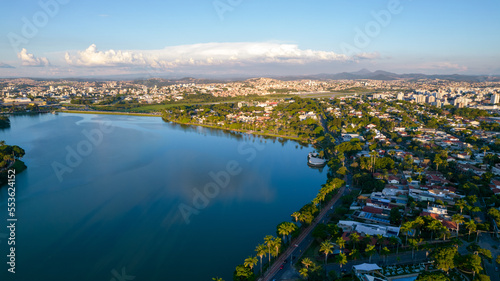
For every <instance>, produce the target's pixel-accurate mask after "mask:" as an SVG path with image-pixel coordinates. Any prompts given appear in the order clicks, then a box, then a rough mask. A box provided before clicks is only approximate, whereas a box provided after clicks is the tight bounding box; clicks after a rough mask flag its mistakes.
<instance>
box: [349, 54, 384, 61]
mask: <svg viewBox="0 0 500 281" xmlns="http://www.w3.org/2000/svg"><path fill="white" fill-rule="evenodd" d="M354 57H355V58H357V59H360V60H373V59H378V58H380V54H379V53H378V52H373V53H359V54H356V55H354Z"/></svg>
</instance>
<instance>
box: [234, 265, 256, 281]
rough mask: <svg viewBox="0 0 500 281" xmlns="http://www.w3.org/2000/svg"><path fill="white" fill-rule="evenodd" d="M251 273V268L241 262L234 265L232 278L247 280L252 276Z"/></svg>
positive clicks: (238, 280) (239, 280) (237, 280)
mask: <svg viewBox="0 0 500 281" xmlns="http://www.w3.org/2000/svg"><path fill="white" fill-rule="evenodd" d="M252 275H253V272H252V270H250V268H248V267H246V266H244V265H242V264H241V265H238V266H236V270H235V271H234V274H233V280H235V281H244V280H248V279H249V278H250V277H252Z"/></svg>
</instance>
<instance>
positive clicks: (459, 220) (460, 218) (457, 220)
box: [451, 214, 465, 237]
mask: <svg viewBox="0 0 500 281" xmlns="http://www.w3.org/2000/svg"><path fill="white" fill-rule="evenodd" d="M451 220H452V221H453V222H455V223H456V224H457V237H458V232H459V230H460V224H461V223H463V222H464V221H465V220H464V216H462V215H459V214H454V215H453V216H452V217H451Z"/></svg>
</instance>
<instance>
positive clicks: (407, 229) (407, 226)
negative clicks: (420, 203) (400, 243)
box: [401, 221, 413, 245]
mask: <svg viewBox="0 0 500 281" xmlns="http://www.w3.org/2000/svg"><path fill="white" fill-rule="evenodd" d="M412 229H413V225H412V223H411V222H410V221H407V222H405V223H403V225H401V232H404V234H405V235H406V243H405V244H406V245H408V233H409V232H410V231H411V230H412Z"/></svg>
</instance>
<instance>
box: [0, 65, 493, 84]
mask: <svg viewBox="0 0 500 281" xmlns="http://www.w3.org/2000/svg"><path fill="white" fill-rule="evenodd" d="M153 75H155V74H150V73H149V74H148V73H146V74H126V75H113V76H89V77H74V78H52V79H51V78H47V79H44V78H31V79H33V80H37V81H39V80H44V81H63V80H70V81H109V80H121V81H135V82H138V83H141V84H143V85H158V86H160V85H172V84H177V83H196V84H206V83H224V82H234V81H245V80H248V79H254V78H256V77H259V76H256V75H247V76H245V75H239V76H232V75H216V74H214V75H201V76H200V75H190V74H185V73H176V74H175V75H172V74H171V75H162V76H153ZM193 76H195V77H193ZM260 77H264V78H272V79H277V80H282V81H293V80H303V79H306V80H363V79H369V80H383V81H392V80H400V79H405V80H410V81H415V80H420V79H441V80H449V81H457V82H460V81H463V82H484V81H490V82H500V75H493V76H487V75H460V74H432V75H429V74H422V73H409V74H397V73H392V72H388V71H383V70H377V71H373V72H372V71H370V70H368V69H365V68H363V69H361V70H358V71H355V72H340V73H336V74H330V73H321V74H314V75H288V76H275V75H262V76H260ZM0 79H1V78H0ZM11 79H15V78H5V79H1V80H11Z"/></svg>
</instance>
